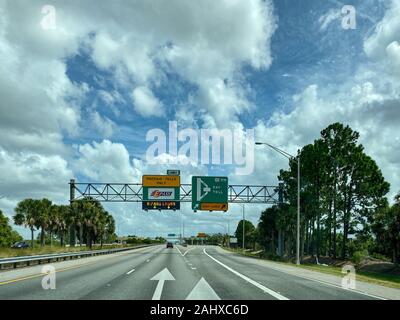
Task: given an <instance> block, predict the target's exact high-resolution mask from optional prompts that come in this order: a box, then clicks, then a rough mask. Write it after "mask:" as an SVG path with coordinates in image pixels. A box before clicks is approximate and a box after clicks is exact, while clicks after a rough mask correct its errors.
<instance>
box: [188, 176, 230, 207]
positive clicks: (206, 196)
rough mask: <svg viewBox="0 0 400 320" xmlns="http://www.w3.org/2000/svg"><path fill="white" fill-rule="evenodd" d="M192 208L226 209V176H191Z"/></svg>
mask: <svg viewBox="0 0 400 320" xmlns="http://www.w3.org/2000/svg"><path fill="white" fill-rule="evenodd" d="M192 209H193V210H207V211H227V210H228V177H207V176H195V177H192Z"/></svg>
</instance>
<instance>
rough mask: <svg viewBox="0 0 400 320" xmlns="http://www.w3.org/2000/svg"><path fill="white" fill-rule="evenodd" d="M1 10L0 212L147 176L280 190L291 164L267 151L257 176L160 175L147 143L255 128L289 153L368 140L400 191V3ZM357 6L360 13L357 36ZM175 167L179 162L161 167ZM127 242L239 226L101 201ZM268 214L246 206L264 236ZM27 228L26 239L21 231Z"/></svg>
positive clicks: (312, 0) (201, 169)
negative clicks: (351, 17)
mask: <svg viewBox="0 0 400 320" xmlns="http://www.w3.org/2000/svg"><path fill="white" fill-rule="evenodd" d="M349 2H350V3H348V2H346V3H341V2H340V1H333V0H332V1H316V0H307V1H300V0H279V1H278V0H276V1H270V0H264V1H261V0H251V1H250V0H246V1H243V0H218V1H215V0H201V1H184V0H170V1H161V0H146V1H144V0H142V1H134V0H129V1H128V0H126V1H125V0H120V1H95V0H93V1H92V0H84V1H82V0H79V1H77V0H71V1H50V0H47V1H39V0H38V1H36V0H0V61H1V63H0V198H1V199H0V208H1V209H2V210H3V211H4V212H5V213H6V214H7V215H8V216H9V217H11V216H12V215H13V209H14V207H15V205H16V204H17V202H18V201H19V200H21V199H24V198H26V197H32V198H40V197H48V198H50V199H51V200H53V201H54V202H56V203H65V204H66V203H68V198H69V189H68V182H69V179H71V178H76V179H77V180H78V181H81V182H88V181H90V182H140V179H141V176H142V174H143V173H154V174H159V173H162V174H163V173H165V171H166V169H167V168H177V169H180V170H181V173H182V182H184V183H187V182H189V181H190V176H191V175H198V174H210V175H212V174H225V175H227V176H229V179H230V183H245V184H268V185H274V184H276V183H277V179H276V175H277V172H278V170H279V169H280V168H285V167H286V166H287V162H286V160H285V159H284V158H282V157H281V156H280V155H279V154H275V153H274V152H273V151H272V150H268V149H256V150H255V168H254V172H253V173H252V174H250V175H245V176H237V175H235V170H234V167H233V166H229V165H202V164H199V163H194V162H191V163H190V164H189V165H168V164H163V165H151V164H149V163H148V161H147V160H146V157H145V154H146V150H147V149H148V147H149V146H150V144H151V143H149V142H147V141H146V134H147V132H148V131H149V130H151V129H154V128H161V129H164V130H166V129H167V128H168V123H169V121H177V122H178V127H179V129H184V128H194V129H200V128H218V129H231V130H233V129H238V130H245V129H250V128H255V134H256V139H257V140H263V141H267V142H270V143H271V144H275V145H277V146H279V147H281V148H283V149H285V150H287V151H288V152H290V153H296V150H297V148H299V147H301V146H303V145H305V144H307V143H311V142H312V141H313V140H314V139H316V138H317V137H318V136H319V132H320V131H321V130H322V129H324V128H325V127H326V126H327V125H329V124H330V123H332V122H336V121H340V122H343V123H345V124H349V125H350V126H351V127H352V128H353V129H355V130H357V131H359V132H360V134H361V142H362V144H363V145H364V146H365V149H366V152H367V153H368V154H369V155H370V156H372V157H373V158H374V159H375V160H376V161H377V163H378V164H379V166H380V167H381V168H382V171H383V173H384V176H385V178H386V179H387V180H388V181H389V182H390V184H391V193H390V194H389V197H390V198H392V197H393V196H394V194H395V193H396V192H398V191H399V190H400V152H399V151H398V150H399V145H400V126H399V124H400V110H399V108H400V18H399V17H400V1H399V0H392V1H391V0H387V1H386V0H385V1H384V0H362V1H361V0H360V1H349ZM345 4H351V5H353V6H354V8H355V10H356V26H355V29H345V28H343V26H342V19H343V17H345V16H346V13H343V12H342V8H343V6H344V5H345ZM160 157H161V158H163V159H168V157H169V156H167V155H161V156H160ZM105 207H106V208H107V209H108V210H109V211H110V212H112V213H113V215H114V217H115V218H116V221H117V225H118V227H119V231H120V233H121V234H133V233H136V234H139V235H145V236H155V235H165V234H166V233H170V232H176V233H178V232H179V226H180V221H181V219H183V220H184V221H185V226H186V228H185V229H186V234H190V235H191V234H195V233H197V232H204V231H206V232H222V231H225V228H226V227H227V221H228V220H229V221H230V229H231V231H232V230H233V229H234V228H235V227H236V224H237V222H238V220H239V219H240V216H241V208H240V207H239V206H238V205H234V204H232V205H231V207H230V208H231V209H230V210H229V213H226V214H223V213H196V214H195V213H193V212H192V211H191V210H190V204H182V210H181V211H180V212H175V213H174V212H161V213H159V212H148V213H146V212H142V211H141V206H140V204H134V203H125V204H105ZM262 208H263V207H262V206H254V205H247V206H246V214H247V216H248V217H249V218H250V219H251V220H252V221H253V222H254V223H256V222H257V220H258V217H259V214H260V211H261V210H262ZM17 230H18V231H19V232H21V233H23V234H24V236H27V235H28V233H27V232H26V230H24V229H23V228H21V227H18V228H17Z"/></svg>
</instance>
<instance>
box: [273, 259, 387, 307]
mask: <svg viewBox="0 0 400 320" xmlns="http://www.w3.org/2000/svg"><path fill="white" fill-rule="evenodd" d="M267 268H270V269H272V270H275V271H278V272H282V273H286V274H290V275H292V276H294V277H298V278H302V279H306V280H310V281H314V282H318V283H321V284H324V285H327V286H330V287H335V288H338V289H342V290H344V291H348V292H353V293H358V294H361V295H364V296H367V297H371V298H375V299H379V300H388V299H386V298H383V297H380V296H376V295H373V294H369V293H366V292H363V291H360V290H356V289H346V288H343V287H342V286H339V285H337V284H334V283H330V282H327V281H323V280H318V279H313V278H309V277H306V276H299V275H297V274H294V273H290V272H287V271H282V270H280V269H277V268H273V267H270V266H267Z"/></svg>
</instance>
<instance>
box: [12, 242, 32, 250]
mask: <svg viewBox="0 0 400 320" xmlns="http://www.w3.org/2000/svg"><path fill="white" fill-rule="evenodd" d="M11 248H13V249H26V248H29V244H28V243H27V242H25V241H18V242H16V243H14V244H13V245H12V246H11Z"/></svg>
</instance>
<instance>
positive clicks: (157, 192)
mask: <svg viewBox="0 0 400 320" xmlns="http://www.w3.org/2000/svg"><path fill="white" fill-rule="evenodd" d="M142 185H143V202H142V209H143V210H146V211H147V210H179V209H180V207H181V205H180V201H179V200H180V187H181V178H180V176H168V175H167V176H165V175H158V176H157V175H144V176H143V177H142Z"/></svg>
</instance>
